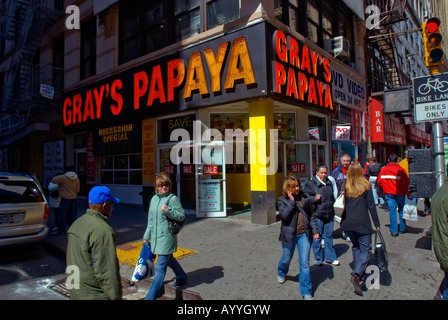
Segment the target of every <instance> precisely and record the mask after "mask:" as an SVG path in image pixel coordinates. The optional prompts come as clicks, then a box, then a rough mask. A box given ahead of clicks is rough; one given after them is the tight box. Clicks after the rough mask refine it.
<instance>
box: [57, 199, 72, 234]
mask: <svg viewBox="0 0 448 320" xmlns="http://www.w3.org/2000/svg"><path fill="white" fill-rule="evenodd" d="M76 216H77V207H76V199H61V202H60V203H59V215H58V217H57V218H56V226H57V227H58V230H59V232H65V229H66V226H65V225H66V223H67V221H68V223H69V224H72V223H73V222H75V220H76Z"/></svg>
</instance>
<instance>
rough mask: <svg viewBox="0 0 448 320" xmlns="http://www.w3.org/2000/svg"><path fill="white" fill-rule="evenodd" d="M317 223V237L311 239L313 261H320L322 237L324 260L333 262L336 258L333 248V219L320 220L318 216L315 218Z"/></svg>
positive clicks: (318, 262)
mask: <svg viewBox="0 0 448 320" xmlns="http://www.w3.org/2000/svg"><path fill="white" fill-rule="evenodd" d="M316 221H317V225H318V227H319V234H320V235H319V239H317V240H316V239H314V240H313V252H314V261H315V262H316V263H317V264H320V263H322V261H323V259H322V247H321V242H322V238H323V239H324V242H325V245H324V255H325V261H327V262H333V261H334V260H336V252H335V251H334V248H333V225H334V222H333V219H331V220H322V219H319V218H316Z"/></svg>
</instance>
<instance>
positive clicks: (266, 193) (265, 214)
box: [249, 99, 277, 225]
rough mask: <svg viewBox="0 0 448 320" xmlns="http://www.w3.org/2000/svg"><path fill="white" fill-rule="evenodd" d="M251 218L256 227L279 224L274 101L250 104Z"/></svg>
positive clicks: (257, 101)
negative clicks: (277, 219)
mask: <svg viewBox="0 0 448 320" xmlns="http://www.w3.org/2000/svg"><path fill="white" fill-rule="evenodd" d="M249 128H250V132H251V134H250V146H249V148H250V149H249V150H250V159H249V161H250V188H251V211H252V213H251V219H252V222H253V223H256V224H264V225H267V224H271V223H274V222H276V216H275V211H276V210H275V207H276V206H275V204H276V196H275V173H276V171H277V169H276V168H277V156H276V154H275V148H274V146H275V144H273V142H274V136H273V132H271V129H274V104H273V101H272V100H268V99H266V100H256V101H252V102H250V103H249Z"/></svg>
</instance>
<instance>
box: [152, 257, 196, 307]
mask: <svg viewBox="0 0 448 320" xmlns="http://www.w3.org/2000/svg"><path fill="white" fill-rule="evenodd" d="M167 267H170V268H171V269H172V270H173V271H174V274H175V275H176V282H177V283H182V282H186V281H187V279H188V277H187V275H186V274H185V271H184V269H182V267H181V266H180V264H179V262H177V260H176V258H174V257H173V255H172V254H169V255H160V254H159V255H158V256H157V263H156V268H155V274H154V279H153V280H152V284H151V288H150V289H149V291H148V294H147V295H146V298H145V300H155V299H156V298H158V297H159V296H160V295H161V294H160V292H159V291H160V288H162V285H163V280H164V279H165V274H166V268H167Z"/></svg>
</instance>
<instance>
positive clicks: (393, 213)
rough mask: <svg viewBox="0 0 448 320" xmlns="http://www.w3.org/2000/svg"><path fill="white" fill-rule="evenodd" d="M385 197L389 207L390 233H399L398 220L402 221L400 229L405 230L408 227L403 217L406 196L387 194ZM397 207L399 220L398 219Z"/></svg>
mask: <svg viewBox="0 0 448 320" xmlns="http://www.w3.org/2000/svg"><path fill="white" fill-rule="evenodd" d="M385 198H386V202H387V207H388V208H389V221H390V226H389V230H390V233H398V222H400V231H404V230H405V229H406V221H405V220H404V219H403V207H404V199H405V198H406V196H399V195H395V194H386V195H385ZM397 208H398V219H399V221H398V219H397Z"/></svg>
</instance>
